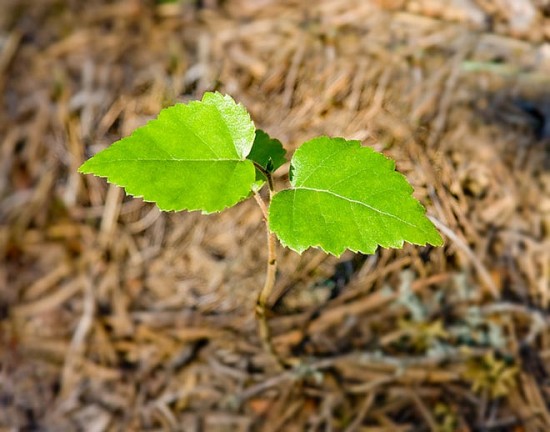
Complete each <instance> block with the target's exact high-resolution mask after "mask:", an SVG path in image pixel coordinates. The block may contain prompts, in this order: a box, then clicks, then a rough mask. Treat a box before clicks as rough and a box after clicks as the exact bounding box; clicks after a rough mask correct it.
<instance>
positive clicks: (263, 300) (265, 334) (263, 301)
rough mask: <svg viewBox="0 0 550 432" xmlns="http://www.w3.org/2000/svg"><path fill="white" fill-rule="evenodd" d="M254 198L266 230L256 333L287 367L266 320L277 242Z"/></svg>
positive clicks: (260, 202)
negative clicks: (263, 270) (264, 269)
mask: <svg viewBox="0 0 550 432" xmlns="http://www.w3.org/2000/svg"><path fill="white" fill-rule="evenodd" d="M266 177H267V179H268V180H270V179H271V176H270V175H267V176H266ZM272 193H273V189H271V188H270V190H269V196H270V199H271V195H272ZM254 199H255V200H256V202H257V203H258V206H259V207H260V209H261V210H262V213H263V215H264V222H265V226H266V232H267V268H266V276H265V282H264V286H263V287H262V289H261V291H260V293H259V294H258V299H257V300H256V319H257V320H258V333H259V336H260V340H261V342H262V346H263V348H264V350H265V351H266V352H268V353H269V354H270V355H271V357H273V359H274V360H275V361H276V362H277V365H278V366H279V367H280V368H281V369H288V367H289V365H288V363H287V362H286V361H285V360H284V359H283V358H282V357H281V356H280V355H279V353H278V352H277V351H276V350H275V347H274V346H273V341H272V339H271V329H270V328H269V323H268V322H267V314H268V310H269V296H270V294H271V292H272V291H273V287H274V286H275V276H276V273H277V243H276V238H275V234H273V233H272V232H271V231H270V230H269V225H268V210H267V206H266V204H265V202H264V200H263V199H262V197H261V196H260V195H259V194H258V193H254Z"/></svg>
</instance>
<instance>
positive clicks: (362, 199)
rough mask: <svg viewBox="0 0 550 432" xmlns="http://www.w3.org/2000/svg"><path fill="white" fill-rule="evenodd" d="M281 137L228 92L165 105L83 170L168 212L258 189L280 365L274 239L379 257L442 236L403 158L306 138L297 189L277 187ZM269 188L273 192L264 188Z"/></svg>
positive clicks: (262, 298) (261, 312) (263, 328)
mask: <svg viewBox="0 0 550 432" xmlns="http://www.w3.org/2000/svg"><path fill="white" fill-rule="evenodd" d="M285 153H286V152H285V150H284V148H283V146H282V145H281V143H280V142H279V141H278V140H276V139H273V138H271V137H269V136H268V135H267V134H266V133H265V132H263V131H261V130H256V127H255V126H254V123H253V122H252V120H251V119H250V115H249V114H248V112H247V111H246V109H245V108H244V107H243V106H242V105H240V104H237V103H235V101H234V100H233V99H232V98H231V97H230V96H224V95H222V94H220V93H217V92H216V93H205V94H204V96H203V98H202V100H201V101H193V102H190V103H189V104H176V105H174V106H171V107H169V108H165V109H163V110H162V111H161V112H160V114H159V115H158V117H157V118H156V119H155V120H151V121H150V122H149V123H147V124H146V125H145V126H142V127H140V128H138V129H136V130H135V131H134V132H133V133H132V134H131V135H130V136H128V137H126V138H122V139H121V140H119V141H117V142H115V143H114V144H112V145H111V146H110V147H108V148H107V149H105V150H103V151H101V152H99V153H98V154H96V155H95V156H94V157H92V158H91V159H89V160H88V161H86V162H85V163H84V164H83V165H82V166H81V167H80V168H79V171H80V172H81V173H84V174H94V175H96V176H100V177H106V178H107V181H109V182H110V183H114V184H116V185H118V186H122V187H124V189H125V190H126V192H127V193H128V194H130V195H133V196H136V197H142V198H143V199H144V200H145V201H148V202H154V203H156V205H157V206H158V207H159V209H161V210H164V211H181V210H188V211H195V210H200V211H202V212H203V213H214V212H220V211H222V210H224V209H226V208H228V207H232V206H234V205H235V204H237V203H238V202H240V201H243V200H245V199H247V198H249V197H251V196H253V197H254V198H255V200H256V202H257V203H258V205H259V207H260V208H261V210H262V212H263V216H264V220H265V223H266V227H267V246H268V259H267V269H266V280H265V284H264V286H263V288H262V289H261V290H260V292H259V295H258V299H257V306H256V316H257V318H258V323H259V333H260V338H261V340H262V344H263V345H264V348H265V349H266V350H267V351H268V352H270V353H271V354H272V355H273V356H274V357H275V359H276V360H277V361H278V362H279V364H281V365H287V364H288V362H286V361H285V360H284V359H282V358H281V357H280V356H278V355H277V353H276V352H275V350H274V349H273V345H272V343H271V337H270V332H269V327H268V323H267V315H266V312H267V305H268V298H269V294H270V293H271V290H272V288H273V285H274V283H275V274H276V267H277V257H276V239H279V241H280V242H281V243H282V244H283V245H284V246H286V247H288V248H290V249H292V250H294V251H296V252H298V253H302V252H303V251H304V250H306V249H308V248H310V247H316V248H320V249H322V250H323V251H325V252H327V253H330V254H333V255H336V256H339V255H341V254H342V252H344V250H346V249H350V250H352V251H354V252H362V253H365V254H372V253H374V252H375V250H376V248H377V247H378V246H382V247H386V248H389V247H391V248H401V247H402V246H403V243H404V242H409V243H413V244H416V245H426V244H431V245H434V246H440V245H442V244H443V240H442V238H441V236H440V235H439V233H438V232H437V230H436V229H435V227H434V226H433V224H432V223H431V222H430V220H429V219H428V218H427V217H426V215H425V209H424V207H422V205H421V204H420V203H419V202H418V201H417V200H416V199H415V198H413V196H412V192H413V188H412V187H411V186H410V185H409V183H408V182H407V180H406V179H405V177H404V176H403V175H401V174H399V173H398V172H396V171H395V163H394V162H393V161H392V160H391V159H389V158H387V157H386V156H384V155H382V154H381V153H378V152H376V151H374V150H373V149H371V148H369V147H362V146H361V144H360V142H359V141H348V140H345V139H343V138H329V137H326V136H322V137H318V138H314V139H312V140H310V141H307V142H305V143H304V144H302V146H301V147H300V148H299V149H298V150H296V151H295V152H294V155H293V157H292V159H291V161H290V172H289V178H290V187H289V188H285V189H282V190H277V189H276V187H275V184H274V181H273V173H274V172H275V171H276V170H277V169H278V168H280V167H281V166H283V165H284V164H285V162H286V158H285ZM266 185H267V188H268V190H269V196H268V197H267V198H263V197H262V196H261V194H260V192H261V189H262V188H263V187H264V186H266Z"/></svg>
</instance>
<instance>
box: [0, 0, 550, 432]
mask: <svg viewBox="0 0 550 432" xmlns="http://www.w3.org/2000/svg"><path fill="white" fill-rule="evenodd" d="M211 90H218V91H221V92H224V93H228V94H231V95H232V96H233V97H234V98H235V99H236V100H238V101H239V102H241V103H243V104H244V105H245V106H246V107H247V108H248V110H249V111H250V113H251V115H252V118H253V119H254V121H255V123H256V125H257V127H259V128H262V129H264V130H266V131H267V132H269V133H270V135H272V136H275V137H277V138H279V139H280V140H281V141H282V142H283V143H284V144H285V146H286V148H287V149H288V150H289V151H290V152H292V150H293V149H295V148H296V147H297V146H299V145H300V143H302V142H304V141H305V140H307V139H308V138H312V137H314V136H318V135H331V136H343V137H346V138H348V139H358V140H361V141H362V142H363V144H364V145H367V146H372V147H373V148H375V149H376V150H378V151H382V152H383V153H385V154H387V155H388V156H391V157H392V158H394V159H395V160H396V165H397V169H398V170H399V171H400V172H402V173H403V174H405V175H406V176H407V178H408V179H409V181H410V182H411V183H412V184H413V185H414V187H415V196H416V197H417V198H418V199H419V200H420V201H421V202H422V203H423V204H424V205H425V206H426V208H427V212H428V214H429V215H430V217H431V218H433V220H434V223H435V224H436V226H437V227H438V229H439V230H440V232H441V233H442V234H443V235H444V237H445V246H444V247H443V248H430V247H427V248H419V247H413V246H411V245H406V246H405V248H404V249H403V250H388V249H379V250H378V251H377V253H376V254H374V255H371V256H362V255H358V254H352V253H351V252H346V253H345V254H344V255H343V256H341V257H339V258H336V257H331V256H327V255H325V254H324V253H322V252H321V251H318V250H314V249H313V250H308V251H306V252H305V253H304V254H303V255H301V256H300V255H298V254H296V253H294V252H291V251H289V250H286V249H284V248H282V247H279V248H278V254H279V272H278V277H277V283H276V289H275V292H274V293H273V295H272V297H271V299H270V305H271V313H270V319H269V323H270V327H271V329H272V332H273V340H274V344H275V346H276V348H277V350H278V352H280V353H281V355H283V356H285V357H286V358H293V359H297V360H298V361H299V366H297V367H296V368H293V369H291V370H279V369H278V368H277V365H276V363H275V362H274V361H273V359H272V358H271V357H270V356H269V355H268V354H267V353H266V352H265V351H264V350H263V349H262V347H261V343H260V340H259V338H258V334H257V325H256V321H255V318H254V306H255V302H256V296H257V293H258V291H259V289H260V287H261V286H262V284H263V277H264V269H265V259H266V251H265V227H264V225H263V222H262V214H261V212H260V209H259V208H257V206H256V205H255V203H254V201H253V200H249V201H246V202H243V203H241V204H239V205H238V206H236V207H234V208H232V209H230V210H227V211H225V212H223V213H221V214H215V215H201V214H199V213H161V212H160V211H158V210H157V209H156V207H154V205H152V204H148V203H143V202H142V201H141V200H140V199H136V198H132V197H129V196H126V195H125V194H124V192H123V191H122V190H120V189H118V188H116V187H114V186H110V185H108V184H107V183H106V182H105V181H104V180H102V179H99V178H94V177H92V176H83V175H80V174H78V173H77V168H78V167H79V166H80V164H81V163H82V162H83V161H84V160H86V159H87V158H88V157H90V156H91V155H93V154H95V153H96V152H97V151H99V150H101V149H103V148H105V147H106V146H108V145H109V144H110V143H112V142H114V141H116V140H117V139H119V138H120V137H122V136H126V135H128V134H129V133H131V132H132V131H133V130H134V129H135V128H136V127H138V126H140V125H142V124H144V123H145V122H147V121H148V120H149V119H152V118H154V117H155V116H156V115H157V114H158V112H159V111H160V110H161V109H162V108H163V107H166V106H169V105H172V104H174V103H177V102H188V101H190V100H193V99H197V98H200V97H201V95H202V93H203V92H205V91H211ZM0 91H1V95H2V103H1V108H0V140H1V141H0V142H1V146H0V430H1V431H15V430H17V431H19V430H21V431H94V432H101V431H266V432H268V431H269V432H274V431H348V432H349V431H365V432H375V431H376V432H382V431H387V432H394V431H442V432H447V431H516V432H518V431H548V430H550V377H549V373H550V331H549V325H550V316H549V314H548V311H549V306H550V171H549V169H550V6H549V4H548V2H547V1H544V0H448V1H444V2H439V1H434V0H363V1H360V0H345V1H343V0H318V1H316V2H313V3H311V4H310V3H309V2H301V1H297V0H278V1H277V0H226V1H222V0H219V1H216V0H203V1H195V2H193V1H185V0H182V1H175V2H174V1H157V2H155V1H153V0H148V1H146V0H142V1H140V0H121V1H118V2H112V1H108V0H90V1H87V2H77V1H72V0H41V1H32V0H3V1H2V2H1V4H0ZM279 172H280V173H283V172H285V170H284V169H281V170H280V171H278V172H277V173H279ZM275 181H276V184H277V187H283V186H284V185H285V184H286V182H287V181H288V179H287V178H286V177H285V175H283V174H277V175H276V178H275Z"/></svg>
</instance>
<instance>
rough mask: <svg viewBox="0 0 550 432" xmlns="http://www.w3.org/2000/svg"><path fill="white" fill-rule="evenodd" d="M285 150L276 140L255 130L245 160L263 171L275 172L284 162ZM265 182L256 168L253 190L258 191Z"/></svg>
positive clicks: (263, 176) (264, 177) (264, 178)
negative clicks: (252, 143) (251, 144)
mask: <svg viewBox="0 0 550 432" xmlns="http://www.w3.org/2000/svg"><path fill="white" fill-rule="evenodd" d="M285 155H286V150H285V149H284V148H283V145H282V144H281V142H280V141H279V140H278V139H275V138H271V137H270V136H269V135H268V134H267V133H265V132H264V131H263V130H260V129H257V130H256V137H255V138H254V145H253V146H252V150H251V151H250V154H249V155H248V157H247V159H250V160H251V161H253V162H255V163H256V164H258V165H259V166H260V167H262V168H263V169H264V170H265V171H267V172H269V173H272V172H275V171H276V170H277V169H278V168H280V167H281V166H282V165H283V164H284V163H285V162H286V157H285ZM266 181H267V178H266V176H265V175H264V173H262V172H261V171H260V170H259V169H258V168H256V181H255V183H254V186H253V189H254V190H256V191H258V190H260V189H261V188H262V186H263V185H264V184H265V182H266Z"/></svg>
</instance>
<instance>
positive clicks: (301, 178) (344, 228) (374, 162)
mask: <svg viewBox="0 0 550 432" xmlns="http://www.w3.org/2000/svg"><path fill="white" fill-rule="evenodd" d="M290 182H291V185H292V188H291V189H287V190H283V191H281V192H279V193H277V194H275V195H274V197H273V200H272V202H271V205H270V209H269V226H270V229H271V231H273V232H274V233H275V234H276V235H277V236H278V237H279V239H280V240H281V242H282V243H283V244H284V245H285V246H288V247H290V248H291V249H293V250H295V251H297V252H299V253H301V252H303V251H304V250H305V249H307V248H309V247H319V248H321V249H323V250H324V251H325V252H329V253H331V254H334V255H337V256H339V255H340V254H341V253H342V252H343V251H344V250H345V249H350V250H352V251H355V252H363V253H367V254H370V253H374V251H375V250H376V248H377V246H378V245H380V246H383V247H394V248H399V247H402V246H403V242H404V241H406V242H409V243H413V244H418V245H425V244H426V243H429V244H432V245H434V246H439V245H442V244H443V240H442V238H441V236H440V235H439V233H438V232H437V230H436V229H435V227H434V226H433V224H432V223H431V222H430V220H429V219H428V218H427V217H426V215H425V209H424V207H422V205H421V204H420V203H419V202H418V201H417V200H416V199H414V198H413V196H412V192H413V188H412V187H411V186H410V185H409V183H408V182H407V180H406V179H405V177H404V176H403V175H401V174H399V173H397V172H396V171H395V164H394V162H393V161H392V160H391V159H388V158H386V157H385V156H384V155H382V154H380V153H377V152H375V151H374V150H372V149H371V148H369V147H361V145H360V143H359V141H346V140H344V139H342V138H328V137H320V138H315V139H312V140H311V141H308V142H306V143H304V144H303V145H302V146H301V147H300V148H299V149H298V150H296V152H295V153H294V156H293V158H292V161H291V180H290Z"/></svg>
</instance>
